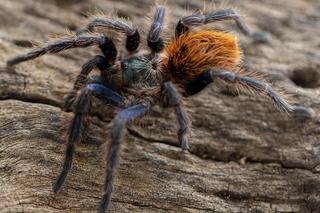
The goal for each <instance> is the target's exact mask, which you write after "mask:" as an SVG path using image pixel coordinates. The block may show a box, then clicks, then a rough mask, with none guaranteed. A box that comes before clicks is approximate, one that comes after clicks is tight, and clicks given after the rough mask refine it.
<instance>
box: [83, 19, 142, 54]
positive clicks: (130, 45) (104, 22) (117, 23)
mask: <svg viewBox="0 0 320 213" xmlns="http://www.w3.org/2000/svg"><path fill="white" fill-rule="evenodd" d="M96 27H105V28H108V29H112V30H115V31H118V32H121V33H124V34H126V35H127V41H126V49H127V50H128V52H135V51H136V50H137V49H138V47H139V44H140V33H139V31H138V29H136V28H134V27H132V26H131V25H130V24H129V23H127V22H126V21H124V20H122V19H120V18H118V19H110V18H107V17H96V18H94V19H93V20H92V21H91V22H90V23H89V24H88V25H87V27H86V28H85V29H81V30H80V31H79V32H78V34H81V33H83V32H87V31H89V32H93V31H94V29H95V28H96Z"/></svg>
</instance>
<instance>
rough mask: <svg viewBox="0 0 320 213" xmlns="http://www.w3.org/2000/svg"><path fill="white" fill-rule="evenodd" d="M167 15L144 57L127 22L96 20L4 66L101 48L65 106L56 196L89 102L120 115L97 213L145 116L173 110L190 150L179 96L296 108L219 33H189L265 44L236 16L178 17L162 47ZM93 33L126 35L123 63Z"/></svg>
mask: <svg viewBox="0 0 320 213" xmlns="http://www.w3.org/2000/svg"><path fill="white" fill-rule="evenodd" d="M165 13H166V8H165V6H164V5H158V6H157V7H156V8H155V10H154V16H153V19H152V24H151V28H150V30H149V33H148V35H147V44H148V47H149V48H150V52H149V53H147V54H138V53H139V51H138V47H139V43H140V33H139V31H138V29H137V28H135V27H133V26H132V25H131V24H129V23H128V21H126V20H123V19H120V18H116V19H112V18H107V17H95V18H93V19H92V20H91V21H90V22H89V24H88V25H87V26H86V27H85V28H84V29H83V30H81V31H79V32H78V34H76V35H73V36H68V37H66V38H62V39H58V40H55V41H52V42H49V43H48V44H46V45H44V46H43V47H39V48H37V49H35V50H32V51H31V52H29V53H26V54H23V55H20V56H17V57H15V58H13V59H11V60H8V61H7V65H8V66H12V65H15V64H18V63H20V62H23V61H27V60H32V59H35V58H37V57H40V56H42V55H44V54H48V53H51V54H55V53H58V52H61V51H63V50H66V49H71V48H78V47H89V46H98V47H99V48H100V50H101V52H102V55H97V56H95V57H93V58H92V59H90V60H88V61H87V62H86V63H85V64H84V65H83V66H82V69H81V72H80V74H79V75H78V76H77V79H76V81H75V83H74V87H73V90H72V91H71V92H70V93H69V94H68V95H67V97H66V99H65V105H64V109H65V110H66V111H70V110H72V109H73V110H74V113H75V114H74V117H73V120H72V122H71V124H70V128H69V132H68V140H67V147H66V152H65V159H64V163H63V168H62V171H61V173H60V175H59V176H58V178H57V180H56V182H55V183H54V185H53V191H54V192H55V193H56V192H58V191H59V190H60V189H61V187H62V185H63V184H64V182H65V180H66V177H67V175H68V173H69V171H70V168H71V165H72V160H73V155H74V151H75V144H77V143H79V142H80V141H81V140H82V136H83V135H84V133H85V131H86V130H87V127H88V119H87V118H88V116H89V112H90V107H91V103H92V98H93V97H96V98H98V99H101V100H102V101H103V103H105V104H106V105H108V106H111V107H114V108H117V109H118V110H119V112H118V114H117V115H116V116H115V118H114V120H113V127H112V129H111V142H110V144H109V146H108V150H107V156H106V177H105V187H104V195H103V197H102V200H101V203H100V207H99V212H105V211H106V210H107V209H108V207H109V204H110V201H111V194H112V192H113V188H114V180H115V172H116V169H117V165H118V162H119V154H120V148H121V145H122V143H123V141H122V138H123V134H124V129H125V127H126V125H128V124H130V123H131V122H133V121H134V120H136V119H138V118H140V117H142V116H144V115H146V114H148V112H150V110H151V107H152V106H154V105H156V104H159V105H161V106H162V107H165V108H174V110H175V114H176V117H177V120H178V124H179V129H178V132H177V135H178V140H179V143H180V145H181V148H182V149H183V150H188V149H189V143H188V132H189V125H190V124H189V120H188V116H187V113H186V111H185V109H184V107H183V104H182V101H181V96H180V94H181V95H182V96H184V97H190V96H193V95H195V94H197V93H199V92H200V91H202V90H203V89H204V88H205V87H206V86H207V85H209V84H211V83H216V84H220V85H225V86H227V87H230V88H231V89H235V91H243V92H246V91H247V92H253V93H255V94H260V95H264V96H266V97H269V98H270V99H271V100H272V101H273V103H274V104H275V105H276V106H278V107H279V108H280V109H282V110H283V111H285V112H291V111H292V110H293V106H292V105H290V104H289V103H288V102H287V101H286V100H285V99H283V98H282V97H281V96H280V95H278V93H276V92H275V91H274V90H273V89H272V87H271V86H270V85H269V84H268V83H266V81H265V80H263V78H257V75H253V74H251V73H250V72H247V71H244V70H242V69H241V68H240V66H241V56H242V52H241V49H240V47H239V45H238V42H237V37H236V36H234V35H232V34H230V33H227V32H221V31H217V30H205V31H204V30H201V31H198V32H196V31H192V29H191V28H193V27H197V26H200V25H206V24H208V23H212V22H216V21H224V20H234V21H235V22H236V24H237V26H238V27H239V29H240V31H241V32H242V33H243V34H244V35H247V36H249V37H252V38H253V39H254V40H255V41H264V40H265V36H264V34H263V33H258V32H253V31H251V30H250V29H249V28H248V27H247V25H246V23H245V22H244V20H243V19H242V17H241V16H240V15H239V14H238V13H237V12H235V10H233V9H232V8H228V9H222V10H218V11H211V12H196V13H194V14H192V15H189V16H186V17H183V18H181V19H180V20H179V21H178V23H177V24H176V28H175V33H174V34H175V35H174V38H173V39H172V40H171V41H169V42H167V43H166V42H165V41H164V39H163V38H162V37H161V32H162V30H163V27H164V24H165ZM97 28H100V29H101V28H102V29H108V30H114V31H116V32H118V33H123V34H125V35H126V45H125V47H126V50H127V52H128V55H127V56H126V57H124V58H121V59H120V57H119V56H118V53H117V48H116V45H115V43H114V41H113V40H112V39H111V38H110V37H108V36H106V35H105V34H103V33H96V34H94V32H96V30H97ZM89 32H90V33H89ZM95 68H97V69H98V70H99V71H100V75H93V76H91V77H88V76H89V74H90V72H91V71H92V70H93V69H95ZM179 93H180V94H179ZM250 94H251V93H250ZM71 106H74V108H72V107H71Z"/></svg>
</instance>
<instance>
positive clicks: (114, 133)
mask: <svg viewBox="0 0 320 213" xmlns="http://www.w3.org/2000/svg"><path fill="white" fill-rule="evenodd" d="M149 109H150V107H149V106H146V105H143V104H139V105H135V106H132V107H129V108H127V109H124V110H122V111H121V112H120V113H119V114H118V115H117V116H116V117H115V119H114V120H113V127H112V130H111V143H110V145H109V147H108V153H107V159H106V160H107V167H106V169H107V173H106V180H105V194H104V196H103V198H102V200H101V204H100V208H99V212H100V213H105V211H106V210H107V209H108V206H109V204H110V201H111V194H112V192H113V188H114V186H113V185H114V179H115V171H116V167H117V165H118V162H119V155H120V147H121V144H122V137H123V130H124V128H125V126H126V124H127V123H130V122H132V121H134V120H135V119H136V118H138V117H141V116H143V115H145V114H146V113H147V112H148V111H149Z"/></svg>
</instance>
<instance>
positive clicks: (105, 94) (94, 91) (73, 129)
mask: <svg viewBox="0 0 320 213" xmlns="http://www.w3.org/2000/svg"><path fill="white" fill-rule="evenodd" d="M92 96H95V97H98V98H100V99H102V100H105V101H107V102H108V103H110V104H111V105H113V106H118V107H122V106H123V101H124V100H123V98H122V96H120V95H119V94H118V93H116V92H115V91H113V90H111V89H109V88H108V87H106V86H104V85H101V84H98V83H93V84H88V85H87V86H86V87H85V88H84V89H82V91H81V93H80V95H79V97H78V98H77V102H76V112H75V116H74V118H73V120H72V123H71V125H70V129H69V133H68V135H69V137H68V142H67V148H66V153H65V159H64V163H63V169H62V171H61V173H60V175H59V177H58V179H57V181H56V182H55V184H54V186H53V191H54V192H58V191H59V190H60V188H61V186H62V185H63V183H64V182H65V179H66V177H67V175H68V173H69V170H70V168H71V165H72V159H73V154H74V145H75V144H76V143H79V142H80V141H81V140H82V136H83V134H84V132H85V131H86V129H87V125H88V121H87V117H88V114H89V110H90V106H91V99H92Z"/></svg>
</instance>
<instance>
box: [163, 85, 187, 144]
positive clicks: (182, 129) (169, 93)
mask: <svg viewBox="0 0 320 213" xmlns="http://www.w3.org/2000/svg"><path fill="white" fill-rule="evenodd" d="M162 93H163V102H164V103H163V104H164V106H166V107H174V109H175V113H176V116H177V120H178V123H179V130H178V139H179V143H180V146H181V148H182V149H183V150H188V149H189V142H188V137H187V136H188V133H189V125H190V124H189V119H188V115H187V113H186V111H185V110H184V107H183V105H182V103H181V100H180V97H179V94H178V92H177V89H176V87H175V86H174V85H173V83H172V82H165V83H164V85H163V89H162Z"/></svg>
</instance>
